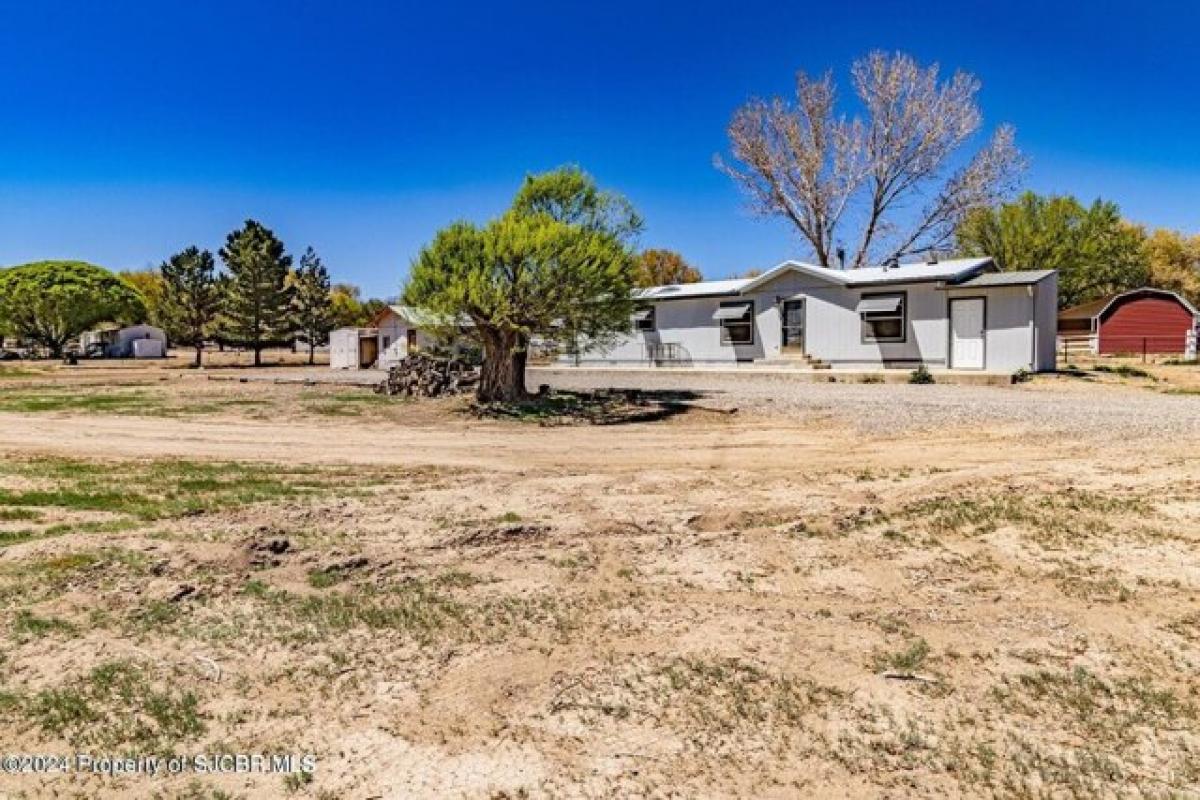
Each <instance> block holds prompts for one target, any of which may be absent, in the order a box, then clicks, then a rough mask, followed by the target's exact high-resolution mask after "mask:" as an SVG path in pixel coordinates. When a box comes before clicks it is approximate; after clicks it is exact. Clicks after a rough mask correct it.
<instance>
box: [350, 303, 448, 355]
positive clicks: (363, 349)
mask: <svg viewBox="0 0 1200 800" xmlns="http://www.w3.org/2000/svg"><path fill="white" fill-rule="evenodd" d="M462 324H463V325H466V324H469V323H467V322H464V323H462ZM444 326H445V323H444V321H442V319H441V318H440V317H438V316H437V315H436V314H433V313H432V312H429V311H426V310H425V309H422V308H416V307H415V306H404V305H394V306H388V307H386V308H384V309H383V310H382V311H380V312H379V313H378V314H376V315H375V318H374V319H372V320H371V325H370V326H369V327H366V328H339V329H338V330H335V331H333V332H332V333H331V334H330V335H329V366H330V367H332V368H333V369H370V368H377V369H387V368H388V367H391V366H393V365H394V364H396V363H398V362H399V361H400V360H401V359H402V358H404V357H405V356H407V355H409V354H410V353H416V352H420V351H426V350H429V349H431V348H433V347H435V346H437V345H438V344H439V340H438V338H437V332H438V331H440V330H443V329H444Z"/></svg>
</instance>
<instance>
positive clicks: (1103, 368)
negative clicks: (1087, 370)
mask: <svg viewBox="0 0 1200 800" xmlns="http://www.w3.org/2000/svg"><path fill="white" fill-rule="evenodd" d="M1092 369H1093V370H1095V371H1096V372H1105V373H1108V374H1109V375H1120V376H1121V377H1122V378H1149V379H1150V380H1157V379H1156V378H1155V377H1154V376H1153V375H1151V374H1150V373H1149V372H1147V371H1146V370H1144V369H1141V368H1140V367H1134V366H1131V365H1129V364H1116V365H1112V364H1097V365H1096V366H1095V367H1093V368H1092Z"/></svg>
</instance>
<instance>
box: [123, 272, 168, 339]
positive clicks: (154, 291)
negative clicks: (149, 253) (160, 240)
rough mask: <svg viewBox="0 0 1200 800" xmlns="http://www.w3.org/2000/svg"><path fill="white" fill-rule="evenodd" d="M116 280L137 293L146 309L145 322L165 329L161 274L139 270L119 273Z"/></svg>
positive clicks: (163, 288)
mask: <svg viewBox="0 0 1200 800" xmlns="http://www.w3.org/2000/svg"><path fill="white" fill-rule="evenodd" d="M117 277H118V278H120V279H121V280H123V281H125V282H126V283H127V284H129V285H130V286H131V287H133V290H134V291H135V292H137V293H138V294H139V295H140V296H141V298H142V303H143V304H144V305H145V307H146V317H145V322H148V323H150V324H151V325H157V326H159V327H160V328H165V327H166V326H167V325H166V319H165V317H164V315H163V292H164V291H165V287H164V284H163V277H162V273H161V272H159V271H158V270H157V269H141V270H132V271H125V272H120V273H118V275H117Z"/></svg>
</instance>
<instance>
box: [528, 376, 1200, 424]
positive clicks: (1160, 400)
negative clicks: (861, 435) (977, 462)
mask: <svg viewBox="0 0 1200 800" xmlns="http://www.w3.org/2000/svg"><path fill="white" fill-rule="evenodd" d="M1054 380H1055V379H1053V378H1047V379H1039V381H1054ZM1059 380H1061V381H1063V383H1062V384H1061V385H1054V384H1053V383H1040V382H1039V383H1034V384H1030V385H1018V386H1004V387H994V386H956V385H932V386H913V385H909V384H852V383H805V382H801V381H795V380H789V379H788V378H787V376H781V375H771V374H764V375H755V374H753V373H749V372H741V373H736V374H735V373H730V374H721V373H688V372H683V371H678V372H676V371H671V372H655V371H649V370H648V371H645V372H642V371H634V370H629V371H619V372H618V371H611V372H600V371H588V370H579V371H576V370H571V369H567V370H553V369H537V370H532V371H531V373H530V378H529V382H530V384H531V385H536V384H540V383H548V384H550V385H551V386H553V387H555V388H559V389H598V388H627V389H645V390H668V391H671V390H674V391H696V392H699V393H702V394H704V395H705V396H706V398H707V402H708V403H710V404H713V405H719V406H737V407H738V408H741V409H744V410H748V411H774V412H780V411H783V412H791V411H794V412H797V413H800V414H816V415H824V414H834V415H837V416H839V417H844V418H847V419H850V420H853V421H854V422H855V423H856V424H857V425H858V426H859V427H860V428H862V429H863V430H866V431H870V432H885V431H890V430H898V429H911V428H945V427H957V426H967V425H978V424H989V423H990V424H1005V425H1017V426H1026V427H1028V428H1029V429H1030V433H1031V434H1037V433H1047V434H1078V435H1087V436H1089V437H1102V438H1105V439H1112V438H1117V439H1123V438H1128V437H1169V438H1178V437H1193V436H1200V395H1172V394H1166V393H1163V392H1160V391H1155V390H1154V389H1152V388H1144V387H1135V386H1123V385H1106V384H1100V383H1083V382H1077V383H1067V382H1066V381H1067V380H1068V379H1065V378H1063V379H1059Z"/></svg>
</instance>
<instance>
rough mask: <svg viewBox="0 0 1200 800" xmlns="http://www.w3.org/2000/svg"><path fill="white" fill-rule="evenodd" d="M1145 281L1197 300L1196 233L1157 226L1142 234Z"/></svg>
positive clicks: (1199, 253) (1199, 251) (1199, 245)
mask: <svg viewBox="0 0 1200 800" xmlns="http://www.w3.org/2000/svg"><path fill="white" fill-rule="evenodd" d="M1145 249H1146V260H1147V262H1148V263H1149V268H1150V277H1149V281H1148V283H1149V285H1150V286H1157V287H1158V288H1160V289H1169V290H1170V291H1172V292H1176V293H1178V294H1181V295H1183V296H1184V297H1186V298H1187V299H1188V300H1190V301H1191V302H1192V304H1193V305H1195V304H1197V303H1200V236H1187V235H1185V234H1183V233H1180V232H1179V231H1172V230H1167V229H1165V228H1158V229H1156V230H1155V231H1153V232H1152V233H1151V234H1150V235H1149V236H1147V237H1146V245H1145Z"/></svg>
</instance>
